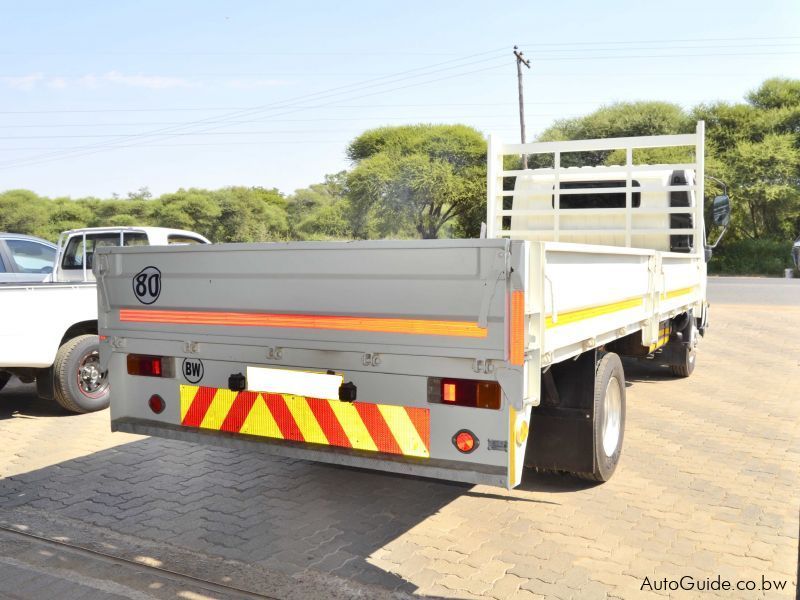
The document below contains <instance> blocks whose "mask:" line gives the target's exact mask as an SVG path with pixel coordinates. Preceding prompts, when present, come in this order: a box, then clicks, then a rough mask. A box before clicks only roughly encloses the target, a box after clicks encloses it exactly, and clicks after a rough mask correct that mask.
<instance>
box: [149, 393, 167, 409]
mask: <svg viewBox="0 0 800 600" xmlns="http://www.w3.org/2000/svg"><path fill="white" fill-rule="evenodd" d="M147 404H149V405H150V410H152V411H153V412H154V413H156V414H159V413H161V412H162V411H163V410H164V408H165V407H166V406H167V403H166V402H164V399H163V398H162V397H161V396H159V395H158V394H153V395H152V396H150V400H148V402H147Z"/></svg>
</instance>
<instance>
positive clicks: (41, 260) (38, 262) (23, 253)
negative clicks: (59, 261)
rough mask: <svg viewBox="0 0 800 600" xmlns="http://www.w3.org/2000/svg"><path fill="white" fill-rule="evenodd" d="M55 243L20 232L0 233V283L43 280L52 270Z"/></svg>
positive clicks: (54, 258)
mask: <svg viewBox="0 0 800 600" xmlns="http://www.w3.org/2000/svg"><path fill="white" fill-rule="evenodd" d="M55 260H56V245H55V244H52V243H50V242H48V241H47V240H43V239H41V238H37V237H33V236H30V235H23V234H21V233H0V283H15V282H20V283H23V282H38V281H43V280H44V279H45V278H47V276H48V275H49V274H50V273H52V272H53V265H54V263H55Z"/></svg>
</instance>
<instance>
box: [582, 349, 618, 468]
mask: <svg viewBox="0 0 800 600" xmlns="http://www.w3.org/2000/svg"><path fill="white" fill-rule="evenodd" d="M592 434H593V445H594V464H595V467H594V471H592V472H591V473H576V475H577V476H578V477H580V478H582V479H588V480H590V481H601V482H602V481H608V480H609V479H611V476H612V475H613V474H614V471H615V470H616V468H617V464H618V463H619V457H620V455H621V454H622V440H623V438H624V436H625V371H624V370H623V368H622V361H621V360H620V358H619V356H618V355H617V354H614V353H613V352H609V353H608V354H604V355H603V357H602V358H601V359H600V360H599V361H598V363H597V371H596V376H595V383H594V422H593V427H592Z"/></svg>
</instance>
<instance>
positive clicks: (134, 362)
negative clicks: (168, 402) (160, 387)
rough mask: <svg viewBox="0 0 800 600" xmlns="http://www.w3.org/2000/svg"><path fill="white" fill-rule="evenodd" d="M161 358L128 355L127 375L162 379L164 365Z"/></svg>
mask: <svg viewBox="0 0 800 600" xmlns="http://www.w3.org/2000/svg"><path fill="white" fill-rule="evenodd" d="M163 360H164V359H163V357H161V356H146V355H143V354H128V375H144V376H145V377H163V376H164V365H163Z"/></svg>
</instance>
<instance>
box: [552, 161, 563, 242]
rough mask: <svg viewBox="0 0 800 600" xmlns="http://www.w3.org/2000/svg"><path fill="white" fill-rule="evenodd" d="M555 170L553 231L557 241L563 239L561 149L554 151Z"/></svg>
mask: <svg viewBox="0 0 800 600" xmlns="http://www.w3.org/2000/svg"><path fill="white" fill-rule="evenodd" d="M553 170H554V171H555V180H556V181H555V189H554V190H553V204H554V206H553V233H554V234H555V241H557V242H558V241H560V239H561V235H560V233H561V151H560V150H556V151H555V152H553Z"/></svg>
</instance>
